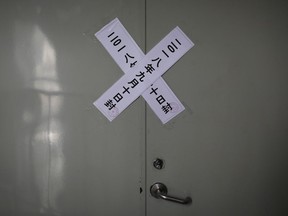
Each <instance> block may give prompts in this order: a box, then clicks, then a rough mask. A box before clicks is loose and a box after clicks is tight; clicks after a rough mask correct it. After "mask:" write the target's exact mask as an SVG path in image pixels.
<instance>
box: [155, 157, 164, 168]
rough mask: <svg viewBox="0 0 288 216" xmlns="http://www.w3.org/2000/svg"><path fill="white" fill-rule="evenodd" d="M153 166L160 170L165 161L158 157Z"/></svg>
mask: <svg viewBox="0 0 288 216" xmlns="http://www.w3.org/2000/svg"><path fill="white" fill-rule="evenodd" d="M153 166H154V167H155V168H156V169H158V170H160V169H163V167H164V161H163V160H162V159H160V158H157V159H156V160H154V162H153Z"/></svg>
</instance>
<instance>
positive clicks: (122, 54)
mask: <svg viewBox="0 0 288 216" xmlns="http://www.w3.org/2000/svg"><path fill="white" fill-rule="evenodd" d="M113 35H114V37H116V36H118V37H117V39H118V41H119V43H118V41H116V40H117V39H114V41H112V40H113V38H114V37H112V36H113ZM95 36H96V37H97V39H98V40H99V41H100V42H101V44H102V45H103V46H104V47H105V49H106V50H107V51H108V53H109V54H110V55H111V56H112V58H113V59H114V60H115V62H116V63H117V64H118V65H119V67H120V68H121V69H122V70H123V72H124V73H126V72H127V71H129V70H130V69H131V68H132V67H133V66H134V65H136V64H137V63H138V62H139V60H141V59H142V58H144V56H145V55H144V53H143V52H142V50H141V49H140V48H139V46H138V45H137V44H136V42H135V41H134V40H133V38H132V37H131V35H130V34H129V33H128V32H127V30H126V29H125V27H124V26H123V25H122V23H121V22H120V21H119V20H118V18H115V19H114V20H112V21H111V22H110V23H108V24H107V25H106V26H104V27H103V28H102V29H101V30H100V31H98V32H97V33H96V34H95ZM108 36H110V37H108ZM153 85H154V86H153V88H154V89H157V91H158V89H159V92H161V95H162V96H163V98H165V99H166V100H167V102H168V103H170V104H172V105H173V109H172V110H168V111H167V110H165V109H164V110H163V109H162V106H161V105H160V104H159V103H157V100H156V99H155V97H154V95H153V94H150V90H149V89H147V90H146V91H145V92H144V93H143V95H142V96H143V97H144V98H145V100H146V102H147V103H148V104H149V106H150V107H151V109H152V110H153V111H154V113H155V114H156V115H157V116H158V118H159V119H160V120H161V122H162V123H163V124H165V123H167V122H168V121H169V120H171V119H172V118H174V117H175V116H177V115H178V114H179V113H181V112H182V111H183V110H184V109H185V107H184V106H183V105H182V103H181V102H180V100H179V99H178V98H177V97H176V95H175V94H174V93H173V91H172V90H171V89H170V88H169V86H168V85H167V84H166V83H165V81H164V80H163V79H162V78H161V77H160V78H159V79H158V80H157V81H156V82H155V83H154V84H153ZM144 95H145V96H144ZM156 98H157V97H156Z"/></svg>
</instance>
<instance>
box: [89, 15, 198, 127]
mask: <svg viewBox="0 0 288 216" xmlns="http://www.w3.org/2000/svg"><path fill="white" fill-rule="evenodd" d="M95 36H96V37H97V39H98V40H99V41H100V42H101V43H102V45H103V46H104V47H105V49H106V50H107V51H108V53H109V54H110V55H111V56H112V58H113V59H114V60H115V61H116V63H117V64H118V65H119V67H120V68H121V69H122V70H123V72H124V73H125V74H124V75H123V76H122V77H121V78H120V79H119V80H118V81H117V82H116V83H114V85H112V86H111V87H110V88H109V89H108V90H107V91H106V92H105V93H104V94H102V95H101V97H100V98H98V99H97V100H96V101H95V102H94V105H95V106H96V107H97V108H98V109H99V110H100V111H101V112H102V113H103V114H104V115H105V116H106V117H107V118H108V119H109V120H110V121H112V120H113V119H114V118H116V117H117V116H118V115H119V114H120V113H121V112H122V111H123V110H124V109H126V108H127V107H128V106H129V105H130V104H131V103H132V102H133V101H134V100H136V99H137V98H138V97H139V96H140V95H141V94H142V96H143V97H144V99H145V100H146V102H147V103H148V104H149V106H150V107H151V109H152V110H153V111H154V112H155V114H156V115H157V116H158V117H159V118H160V120H161V121H162V123H163V124H165V123H166V122H168V121H169V120H171V119H172V118H174V117H175V116H176V115H178V114H179V113H180V112H182V111H183V110H184V109H185V108H184V106H183V105H182V104H181V102H180V101H179V99H178V98H177V97H176V95H175V94H174V93H173V92H172V90H171V89H170V88H169V86H168V85H167V84H166V83H165V81H164V80H163V79H162V78H161V76H162V75H163V74H164V73H165V72H166V71H167V70H168V69H169V68H170V67H171V66H172V65H173V64H174V63H176V61H178V60H179V59H180V58H181V57H182V56H183V55H184V54H185V53H186V52H187V51H188V50H189V49H191V48H192V47H193V46H194V44H193V42H192V41H191V40H190V39H189V38H188V37H187V36H186V35H185V34H184V33H183V32H182V30H181V29H180V28H179V27H176V28H175V29H173V30H172V31H171V32H170V33H169V34H168V35H167V36H166V37H164V38H163V39H162V40H161V41H160V42H159V43H158V44H157V45H156V46H155V47H154V48H153V49H152V50H151V51H150V52H148V54H147V55H146V56H145V55H144V53H143V52H142V51H141V49H140V48H139V47H138V46H137V44H136V42H135V41H134V40H133V38H132V37H131V36H130V35H129V33H128V32H127V30H126V29H125V28H124V26H123V25H122V24H121V22H120V21H119V20H118V19H117V18H116V19H114V20H112V21H111V22H110V23H108V24H107V25H106V26H104V27H103V28H102V29H101V30H100V31H98V32H97V33H96V34H95Z"/></svg>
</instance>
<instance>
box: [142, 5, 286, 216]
mask: <svg viewBox="0 0 288 216" xmlns="http://www.w3.org/2000/svg"><path fill="white" fill-rule="evenodd" d="M287 10H288V4H287V2H285V1H254V0H252V1H237V0H232V1H231V0H229V1H226V0H225V1H190V0H189V1H188V0H187V1H179V0H168V1H165V4H163V2H161V1H147V23H146V25H147V35H148V37H147V50H149V49H151V48H152V47H153V46H154V44H155V43H156V42H157V40H158V38H161V37H162V36H164V35H165V34H166V33H167V32H168V31H169V29H171V28H172V27H173V26H176V25H179V27H180V28H181V29H182V30H183V31H184V32H185V33H186V34H187V35H188V37H189V38H191V40H192V41H193V42H195V47H193V49H191V50H190V51H189V52H188V53H187V54H186V55H185V56H184V57H183V58H182V59H181V60H180V61H179V62H178V63H177V64H176V65H174V66H173V68H171V69H170V70H171V71H168V73H167V74H165V75H164V77H163V78H164V79H165V81H166V82H167V83H168V85H169V86H170V87H171V88H172V89H173V91H174V92H175V94H176V95H178V97H179V99H180V100H181V101H182V102H183V104H184V105H185V106H186V111H185V112H184V113H182V114H181V115H180V116H179V117H177V118H176V119H173V120H172V121H171V122H170V123H168V124H167V125H166V126H162V125H161V123H160V122H159V121H158V120H157V119H155V118H154V116H153V113H152V111H151V110H150V109H148V113H147V188H148V187H150V186H151V185H153V184H154V183H155V182H161V183H164V184H165V185H166V186H167V188H168V189H169V192H168V194H173V195H177V196H179V197H186V196H191V198H192V200H193V202H192V205H191V206H183V205H179V204H176V203H171V202H168V201H164V200H161V199H155V198H154V197H152V196H151V195H150V194H149V195H147V215H148V216H156V215H165V216H175V215H179V216H180V215H181V216H192V215H193V216H200V215H201V216H203V215H213V216H218V215H219V216H220V215H221V216H231V215H239V216H243V215H245V216H256V215H257V216H262V215H286V214H287V212H288V209H287V203H288V199H287V195H286V194H287V193H288V184H287V182H288V174H287V170H288V167H287V166H288V157H287V152H288V145H287V143H288V136H287V131H288V97H287V92H288V73H287V71H288V62H287V53H288V45H287V38H288V29H287V26H288V17H287V16H288V13H287ZM160 11H161V15H160V14H159V12H160ZM158 157H159V158H163V159H164V160H165V168H164V169H162V170H157V169H155V168H154V167H153V161H154V160H155V158H158Z"/></svg>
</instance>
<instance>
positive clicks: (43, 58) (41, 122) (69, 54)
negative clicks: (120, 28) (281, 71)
mask: <svg viewBox="0 0 288 216" xmlns="http://www.w3.org/2000/svg"><path fill="white" fill-rule="evenodd" d="M144 10H145V6H144V1H143V0H137V1H135V0H131V1H114V0H113V1H112V0H111V1H110V0H103V1H99V0H97V1H87V0H84V1H74V0H73V1H71V0H70V1H32V0H31V1H17V0H7V1H1V2H0V11H1V12H0V17H1V19H0V32H1V34H0V43H1V50H0V56H1V58H0V95H1V96H0V98H1V102H0V119H1V121H0V215H3V216H4V215H5V216H9V215H11V216H12V215H13V216H20V215H21V216H22V215H27V216H28V215H29V216H31V215H47V216H53V215H67V216H68V215H69V216H70V215H87V216H88V215H99V216H100V215H103V216H104V215H105V216H115V215H123V216H124V215H135V216H136V215H140V211H142V212H143V210H142V207H141V206H142V205H141V203H142V202H143V201H142V200H141V198H140V191H139V190H140V189H139V188H140V186H141V185H140V184H141V182H140V176H141V160H142V159H141V155H142V154H141V152H140V150H141V149H140V147H141V146H142V145H143V140H144V132H145V131H144V102H143V101H141V100H138V101H137V102H135V103H134V104H133V106H131V107H130V108H129V112H124V113H123V114H122V115H121V116H120V117H119V118H117V120H115V121H114V122H113V123H112V124H111V123H109V122H108V121H107V120H106V118H105V117H103V116H102V114H100V113H99V112H98V111H97V109H95V108H94V106H93V104H92V103H93V101H94V100H96V99H97V97H99V96H100V95H101V94H102V93H103V91H104V90H105V89H107V88H108V87H109V86H110V85H112V83H114V82H115V80H117V79H118V78H119V77H120V76H122V72H121V70H119V68H118V66H117V65H116V64H115V63H114V62H113V60H112V58H110V56H109V55H108V54H107V53H106V51H105V50H104V49H103V47H102V46H101V45H100V43H97V42H96V40H95V41H94V37H93V33H95V32H96V31H98V30H99V29H100V28H101V27H102V26H103V25H105V24H106V23H107V22H109V21H110V20H111V19H113V18H115V17H116V16H118V17H119V18H120V19H121V20H122V21H123V22H125V23H126V26H127V28H128V29H129V31H130V33H131V34H132V35H133V37H134V38H135V40H136V41H137V42H138V44H139V46H140V47H142V48H144V30H145V23H144V22H145V20H144V12H145V11H144Z"/></svg>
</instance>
